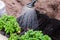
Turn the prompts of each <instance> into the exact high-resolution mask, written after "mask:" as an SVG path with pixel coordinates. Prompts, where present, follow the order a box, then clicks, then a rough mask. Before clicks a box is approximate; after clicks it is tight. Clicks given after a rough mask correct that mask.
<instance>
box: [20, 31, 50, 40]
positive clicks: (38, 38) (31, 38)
mask: <svg viewBox="0 0 60 40" xmlns="http://www.w3.org/2000/svg"><path fill="white" fill-rule="evenodd" d="M20 40H51V38H50V37H49V36H48V35H44V34H43V33H42V31H33V30H29V31H27V32H26V33H25V34H24V35H22V36H21V37H20Z"/></svg>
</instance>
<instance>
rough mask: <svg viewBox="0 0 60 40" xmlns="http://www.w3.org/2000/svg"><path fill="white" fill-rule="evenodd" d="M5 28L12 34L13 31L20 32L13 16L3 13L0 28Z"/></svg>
mask: <svg viewBox="0 0 60 40" xmlns="http://www.w3.org/2000/svg"><path fill="white" fill-rule="evenodd" d="M3 28H4V29H5V32H6V33H7V34H8V33H10V34H12V33H14V32H17V33H20V30H21V29H20V27H19V25H18V23H17V21H16V18H15V17H14V16H8V15H4V16H2V17H1V18H0V30H2V29H3Z"/></svg>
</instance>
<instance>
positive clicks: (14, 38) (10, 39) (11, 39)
mask: <svg viewBox="0 0 60 40" xmlns="http://www.w3.org/2000/svg"><path fill="white" fill-rule="evenodd" d="M18 39H19V36H18V35H17V34H16V33H15V34H11V36H10V38H9V39H8V40H18Z"/></svg>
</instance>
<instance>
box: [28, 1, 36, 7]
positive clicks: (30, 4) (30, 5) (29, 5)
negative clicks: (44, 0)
mask: <svg viewBox="0 0 60 40" xmlns="http://www.w3.org/2000/svg"><path fill="white" fill-rule="evenodd" d="M36 1H37V0H32V2H31V3H28V4H27V6H28V7H34V4H35V3H36Z"/></svg>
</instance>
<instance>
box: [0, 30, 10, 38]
mask: <svg viewBox="0 0 60 40" xmlns="http://www.w3.org/2000/svg"><path fill="white" fill-rule="evenodd" d="M0 33H1V34H2V35H4V36H6V37H7V38H9V37H10V34H6V32H5V31H4V30H2V31H0Z"/></svg>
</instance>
